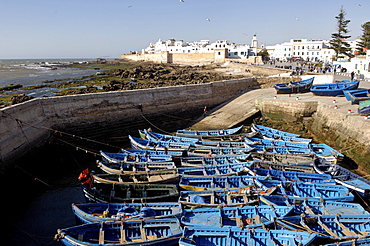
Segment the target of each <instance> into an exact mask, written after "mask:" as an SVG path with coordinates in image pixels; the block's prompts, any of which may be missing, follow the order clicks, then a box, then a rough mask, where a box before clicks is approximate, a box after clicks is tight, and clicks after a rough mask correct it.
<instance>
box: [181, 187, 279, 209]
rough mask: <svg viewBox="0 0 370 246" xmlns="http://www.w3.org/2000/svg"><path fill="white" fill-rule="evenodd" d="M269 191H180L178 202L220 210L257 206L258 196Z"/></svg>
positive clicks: (268, 193) (188, 205)
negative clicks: (222, 208)
mask: <svg viewBox="0 0 370 246" xmlns="http://www.w3.org/2000/svg"><path fill="white" fill-rule="evenodd" d="M274 190H275V188H274V189H271V190H270V191H257V190H247V189H244V190H236V191H226V190H203V191H181V192H180V197H179V202H180V203H181V204H183V205H184V206H187V207H203V208H220V207H241V206H249V205H256V204H258V197H259V195H260V194H266V195H270V194H271V193H272V192H273V191H274Z"/></svg>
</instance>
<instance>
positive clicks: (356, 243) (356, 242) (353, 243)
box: [323, 237, 370, 246]
mask: <svg viewBox="0 0 370 246" xmlns="http://www.w3.org/2000/svg"><path fill="white" fill-rule="evenodd" d="M360 245H362V246H368V245H370V237H366V238H358V239H357V238H354V239H351V240H347V241H340V242H337V241H336V242H334V243H328V244H324V245H323V246H360Z"/></svg>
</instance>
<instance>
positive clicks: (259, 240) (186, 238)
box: [179, 226, 318, 246]
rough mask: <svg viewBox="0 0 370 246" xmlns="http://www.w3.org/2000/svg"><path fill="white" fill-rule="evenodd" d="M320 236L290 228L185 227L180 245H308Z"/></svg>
mask: <svg viewBox="0 0 370 246" xmlns="http://www.w3.org/2000/svg"><path fill="white" fill-rule="evenodd" d="M317 237H318V234H317V233H308V232H296V231H289V230H268V231H267V230H264V229H254V230H244V229H240V228H215V227H213V228H204V227H202V226H197V227H189V226H187V227H185V228H184V232H183V236H182V237H181V238H180V241H179V245H180V246H195V245H233V246H245V245H254V246H270V245H284V246H298V245H299V246H306V245H307V246H308V245H311V244H312V243H313V242H314V241H315V239H316V238H317Z"/></svg>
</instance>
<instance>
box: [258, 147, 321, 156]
mask: <svg viewBox="0 0 370 246" xmlns="http://www.w3.org/2000/svg"><path fill="white" fill-rule="evenodd" d="M251 147H252V148H253V151H255V152H263V153H273V154H286V155H313V154H316V153H315V152H314V151H313V149H309V148H294V147H279V146H278V147H277V146H267V145H251Z"/></svg>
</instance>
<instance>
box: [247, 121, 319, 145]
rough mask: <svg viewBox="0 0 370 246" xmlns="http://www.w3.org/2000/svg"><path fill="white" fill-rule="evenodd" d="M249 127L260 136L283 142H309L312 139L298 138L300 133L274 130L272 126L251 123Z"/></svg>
mask: <svg viewBox="0 0 370 246" xmlns="http://www.w3.org/2000/svg"><path fill="white" fill-rule="evenodd" d="M251 129H252V131H255V132H258V134H259V135H260V136H261V137H263V138H265V139H270V140H281V141H285V142H295V143H310V142H311V141H312V139H307V138H300V135H298V134H294V133H289V132H284V131H280V130H276V129H274V128H270V127H266V126H261V125H256V124H252V127H251Z"/></svg>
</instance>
